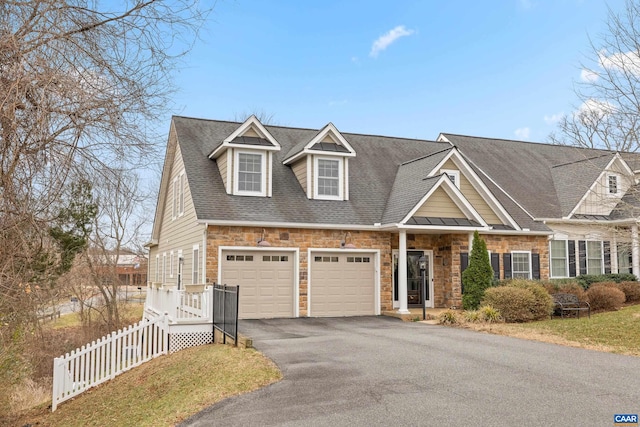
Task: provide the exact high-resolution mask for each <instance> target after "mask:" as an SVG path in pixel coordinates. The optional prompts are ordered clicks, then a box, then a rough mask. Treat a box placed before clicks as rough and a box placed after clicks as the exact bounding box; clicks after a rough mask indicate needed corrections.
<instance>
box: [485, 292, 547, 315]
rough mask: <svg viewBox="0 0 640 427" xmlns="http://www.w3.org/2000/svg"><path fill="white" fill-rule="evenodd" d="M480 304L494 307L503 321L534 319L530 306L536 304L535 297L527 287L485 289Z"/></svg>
mask: <svg viewBox="0 0 640 427" xmlns="http://www.w3.org/2000/svg"><path fill="white" fill-rule="evenodd" d="M482 304H483V305H490V306H492V307H494V308H496V309H497V310H498V311H499V312H500V314H501V315H502V317H503V318H504V320H505V322H528V321H530V320H533V319H534V317H533V314H532V312H531V307H533V306H535V305H536V297H535V296H534V295H533V292H531V291H530V290H529V289H525V288H518V287H514V286H500V287H497V288H491V289H487V290H486V291H485V293H484V299H483V300H482Z"/></svg>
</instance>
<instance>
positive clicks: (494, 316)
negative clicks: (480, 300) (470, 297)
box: [478, 305, 502, 323]
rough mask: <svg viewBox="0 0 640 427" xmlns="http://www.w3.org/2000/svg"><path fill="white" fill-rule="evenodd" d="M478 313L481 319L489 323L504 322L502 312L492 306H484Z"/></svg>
mask: <svg viewBox="0 0 640 427" xmlns="http://www.w3.org/2000/svg"><path fill="white" fill-rule="evenodd" d="M478 312H479V313H480V317H481V319H482V320H483V321H485V322H487V323H498V322H502V315H501V314H500V312H499V311H498V310H496V309H495V308H493V307H491V306H490V305H483V306H482V307H480V309H479V310H478Z"/></svg>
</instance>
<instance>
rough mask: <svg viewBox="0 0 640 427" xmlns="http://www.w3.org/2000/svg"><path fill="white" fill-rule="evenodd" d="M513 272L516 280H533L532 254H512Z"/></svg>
mask: <svg viewBox="0 0 640 427" xmlns="http://www.w3.org/2000/svg"><path fill="white" fill-rule="evenodd" d="M511 272H512V277H513V278H514V279H531V253H530V252H511Z"/></svg>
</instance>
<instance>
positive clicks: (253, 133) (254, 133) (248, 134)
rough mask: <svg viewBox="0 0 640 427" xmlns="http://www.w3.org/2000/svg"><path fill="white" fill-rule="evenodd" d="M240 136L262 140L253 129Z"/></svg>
mask: <svg viewBox="0 0 640 427" xmlns="http://www.w3.org/2000/svg"><path fill="white" fill-rule="evenodd" d="M242 136H252V137H254V138H262V137H261V136H260V135H258V132H256V131H255V130H254V129H253V128H249V129H247V131H246V132H245V133H243V134H242Z"/></svg>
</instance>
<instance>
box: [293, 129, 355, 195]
mask: <svg viewBox="0 0 640 427" xmlns="http://www.w3.org/2000/svg"><path fill="white" fill-rule="evenodd" d="M355 156H356V152H355V151H354V150H353V148H352V147H351V145H350V144H349V143H348V142H347V140H346V139H345V138H344V137H343V136H342V134H341V133H340V132H339V131H338V129H337V128H336V127H335V126H334V125H333V123H329V124H328V125H326V126H325V127H324V128H322V129H321V130H320V131H319V132H318V133H317V134H316V135H315V136H314V137H313V138H312V139H311V141H308V142H306V143H305V142H301V143H299V144H297V145H295V146H294V147H293V148H292V149H291V150H290V151H289V153H288V154H287V157H286V158H285V160H284V162H283V163H284V164H285V165H288V166H291V170H292V171H293V173H294V174H295V176H296V178H297V180H298V182H299V183H300V186H302V188H303V190H304V191H305V194H306V195H307V197H308V198H309V199H316V200H349V158H350V157H355Z"/></svg>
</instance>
